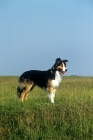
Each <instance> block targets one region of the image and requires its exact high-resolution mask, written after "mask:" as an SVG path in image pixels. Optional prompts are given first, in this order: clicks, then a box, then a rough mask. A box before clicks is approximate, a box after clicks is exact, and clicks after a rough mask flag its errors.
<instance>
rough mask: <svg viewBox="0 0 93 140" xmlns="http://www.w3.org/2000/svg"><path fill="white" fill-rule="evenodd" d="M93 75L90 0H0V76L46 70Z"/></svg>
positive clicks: (92, 34)
mask: <svg viewBox="0 0 93 140" xmlns="http://www.w3.org/2000/svg"><path fill="white" fill-rule="evenodd" d="M59 57H60V58H61V59H62V60H63V59H67V60H68V61H69V62H68V63H67V69H68V71H67V73H66V75H67V76H69V75H79V76H93V0H0V75H1V76H6V75H7V76H20V75H21V74H22V73H23V72H24V71H27V70H32V69H37V70H48V69H50V68H51V67H52V66H53V64H54V63H55V60H56V58H59Z"/></svg>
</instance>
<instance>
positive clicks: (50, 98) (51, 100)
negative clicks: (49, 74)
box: [47, 87, 55, 103]
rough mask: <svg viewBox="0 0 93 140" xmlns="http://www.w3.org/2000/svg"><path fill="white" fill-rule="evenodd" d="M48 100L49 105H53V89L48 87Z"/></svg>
mask: <svg viewBox="0 0 93 140" xmlns="http://www.w3.org/2000/svg"><path fill="white" fill-rule="evenodd" d="M47 90H48V98H49V100H50V102H51V103H54V97H55V89H54V88H53V87H48V89H47Z"/></svg>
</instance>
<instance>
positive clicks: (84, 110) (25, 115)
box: [0, 76, 93, 140]
mask: <svg viewBox="0 0 93 140" xmlns="http://www.w3.org/2000/svg"><path fill="white" fill-rule="evenodd" d="M17 81H18V77H7V76H6V77H0V140H6V139H7V140H92V139H93V77H79V76H68V77H63V81H62V83H61V84H60V86H59V87H58V89H57V92H56V98H55V103H54V104H51V103H50V102H49V101H48V100H47V99H46V94H45V92H44V91H43V90H41V89H40V88H38V87H36V88H35V89H34V90H33V91H32V92H31V93H29V96H28V100H27V101H25V102H24V103H21V102H20V101H19V100H18V99H17V97H16V88H17Z"/></svg>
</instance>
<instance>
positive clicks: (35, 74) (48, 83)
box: [17, 58, 68, 103]
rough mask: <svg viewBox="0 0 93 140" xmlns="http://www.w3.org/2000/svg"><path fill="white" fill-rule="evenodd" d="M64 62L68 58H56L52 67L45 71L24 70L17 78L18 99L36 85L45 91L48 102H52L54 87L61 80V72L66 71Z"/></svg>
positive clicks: (22, 97) (23, 97) (22, 98)
mask: <svg viewBox="0 0 93 140" xmlns="http://www.w3.org/2000/svg"><path fill="white" fill-rule="evenodd" d="M66 62H68V60H61V59H60V58H57V59H56V61H55V64H54V65H53V66H52V68H51V69H49V70H47V71H40V70H30V71H26V72H24V73H23V74H22V75H21V76H20V78H19V85H18V88H17V95H18V97H19V99H20V100H21V101H23V100H24V99H25V98H26V96H27V93H28V92H29V91H31V90H32V89H33V88H34V87H35V86H36V85H37V86H39V87H41V88H43V89H45V90H46V91H47V93H48V98H49V100H50V102H51V103H54V98H55V91H56V87H58V86H59V83H60V82H61V79H62V74H64V73H65V72H66V71H67V68H66Z"/></svg>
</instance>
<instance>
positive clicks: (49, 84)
mask: <svg viewBox="0 0 93 140" xmlns="http://www.w3.org/2000/svg"><path fill="white" fill-rule="evenodd" d="M51 86H52V80H50V79H49V80H48V83H47V87H51Z"/></svg>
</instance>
